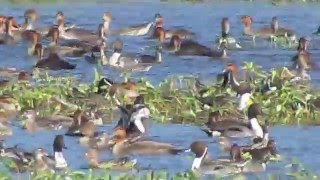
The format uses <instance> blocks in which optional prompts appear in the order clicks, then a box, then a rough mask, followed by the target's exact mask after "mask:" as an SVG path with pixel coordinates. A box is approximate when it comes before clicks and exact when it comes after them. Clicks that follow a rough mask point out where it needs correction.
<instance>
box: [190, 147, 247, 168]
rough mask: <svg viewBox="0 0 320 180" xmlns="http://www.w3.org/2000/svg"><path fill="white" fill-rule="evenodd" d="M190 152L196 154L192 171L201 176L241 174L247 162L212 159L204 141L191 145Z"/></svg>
mask: <svg viewBox="0 0 320 180" xmlns="http://www.w3.org/2000/svg"><path fill="white" fill-rule="evenodd" d="M190 151H191V152H192V153H194V154H195V158H194V160H193V163H192V166H191V170H193V171H198V172H200V173H201V174H216V173H222V172H223V173H227V174H232V173H240V172H242V169H243V167H244V166H245V165H246V163H247V161H242V162H240V161H239V162H235V161H232V160H230V159H214V160H212V159H210V157H209V153H208V147H207V146H206V145H205V143H204V142H202V141H195V142H193V143H192V144H191V145H190Z"/></svg>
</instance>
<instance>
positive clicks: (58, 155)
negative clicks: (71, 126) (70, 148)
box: [53, 135, 68, 168]
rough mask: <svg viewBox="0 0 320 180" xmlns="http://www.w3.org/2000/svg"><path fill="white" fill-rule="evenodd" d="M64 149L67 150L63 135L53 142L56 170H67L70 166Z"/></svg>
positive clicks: (57, 136)
mask: <svg viewBox="0 0 320 180" xmlns="http://www.w3.org/2000/svg"><path fill="white" fill-rule="evenodd" d="M62 149H67V148H66V146H65V144H64V139H63V135H56V137H55V138H54V141H53V152H54V159H55V161H56V162H55V163H56V164H55V166H56V168H65V167H67V166H68V164H67V161H66V160H65V158H64V156H63V153H62Z"/></svg>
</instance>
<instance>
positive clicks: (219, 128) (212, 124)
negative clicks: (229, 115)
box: [202, 104, 265, 138]
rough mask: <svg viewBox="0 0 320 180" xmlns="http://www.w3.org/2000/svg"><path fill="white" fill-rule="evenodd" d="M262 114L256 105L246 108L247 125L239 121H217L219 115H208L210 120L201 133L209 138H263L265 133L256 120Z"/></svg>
mask: <svg viewBox="0 0 320 180" xmlns="http://www.w3.org/2000/svg"><path fill="white" fill-rule="evenodd" d="M262 114H263V113H262V110H261V107H260V105H258V104H251V105H250V106H249V108H248V119H249V123H245V122H241V121H240V120H227V119H226V120H219V119H220V115H219V114H217V113H215V114H210V116H209V118H210V119H209V121H208V123H206V126H207V127H206V128H205V129H202V131H204V132H206V133H207V134H208V135H210V136H216V135H218V136H226V137H239V138H241V137H251V136H254V137H259V138H264V136H265V133H264V131H263V128H262V127H261V126H260V124H259V122H258V120H257V117H258V116H259V115H262Z"/></svg>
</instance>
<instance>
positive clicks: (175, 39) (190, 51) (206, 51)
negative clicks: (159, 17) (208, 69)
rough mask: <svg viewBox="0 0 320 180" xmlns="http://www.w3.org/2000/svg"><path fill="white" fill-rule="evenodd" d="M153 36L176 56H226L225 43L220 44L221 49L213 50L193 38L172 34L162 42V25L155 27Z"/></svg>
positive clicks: (163, 32) (163, 33)
mask: <svg viewBox="0 0 320 180" xmlns="http://www.w3.org/2000/svg"><path fill="white" fill-rule="evenodd" d="M155 31H156V34H155V36H156V37H157V38H158V40H159V42H160V44H161V46H162V47H163V48H164V49H166V50H168V51H169V52H171V53H174V54H175V55H178V56H209V57H220V58H224V57H226V56H227V53H226V43H222V44H221V50H219V51H215V50H212V49H210V48H208V47H206V46H204V45H201V44H199V43H197V42H195V41H193V40H184V41H182V40H181V38H180V37H179V36H177V35H174V36H172V38H171V40H170V42H169V43H165V42H164V40H165V39H164V36H165V31H164V30H163V28H162V27H157V28H156V29H155Z"/></svg>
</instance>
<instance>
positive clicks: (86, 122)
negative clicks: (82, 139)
mask: <svg viewBox="0 0 320 180" xmlns="http://www.w3.org/2000/svg"><path fill="white" fill-rule="evenodd" d="M95 128H96V125H95V123H94V121H93V120H92V119H91V118H90V117H88V116H86V115H85V113H84V111H82V110H80V109H78V110H77V111H75V112H74V116H73V122H72V124H71V126H70V127H69V128H68V130H67V132H66V135H67V136H88V137H93V136H94V135H95Z"/></svg>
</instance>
